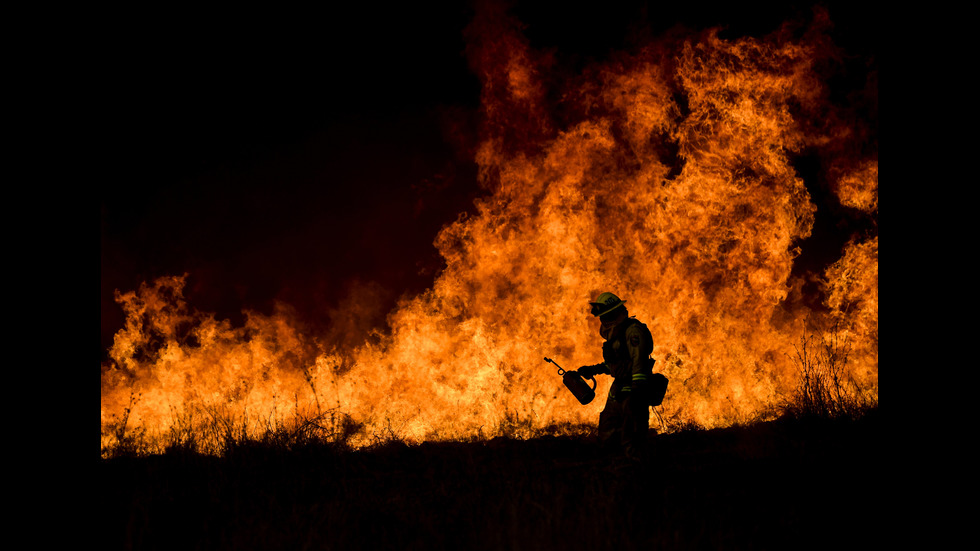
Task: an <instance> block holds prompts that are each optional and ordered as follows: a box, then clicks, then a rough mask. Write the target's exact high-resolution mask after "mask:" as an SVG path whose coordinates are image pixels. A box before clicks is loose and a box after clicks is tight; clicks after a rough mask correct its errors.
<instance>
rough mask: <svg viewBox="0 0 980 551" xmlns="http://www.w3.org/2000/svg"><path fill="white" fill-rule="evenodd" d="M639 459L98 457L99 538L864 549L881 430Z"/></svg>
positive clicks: (800, 428)
mask: <svg viewBox="0 0 980 551" xmlns="http://www.w3.org/2000/svg"><path fill="white" fill-rule="evenodd" d="M653 443H654V453H653V455H652V456H651V457H650V459H649V461H648V463H647V464H645V465H643V466H642V467H641V468H636V467H631V466H626V465H622V464H621V463H620V462H619V461H617V460H614V459H610V458H605V457H602V456H601V455H600V454H599V453H598V451H597V450H596V448H595V446H594V444H593V442H592V441H591V440H590V439H588V438H585V437H582V438H571V437H546V438H537V439H533V440H526V441H521V440H512V439H495V440H491V441H489V442H481V443H428V444H423V445H419V446H406V445H404V444H401V443H397V442H396V443H389V444H386V445H384V446H379V447H376V448H373V449H366V450H360V451H349V450H339V449H331V448H329V447H325V446H312V447H307V448H303V449H298V450H291V451H283V450H277V449H270V448H262V447H258V446H256V447H254V448H243V449H240V450H238V451H236V452H235V453H232V454H230V455H229V456H227V457H223V458H215V457H205V456H200V455H195V454H187V453H170V454H166V455H160V456H152V457H144V458H116V459H108V460H104V459H103V460H100V461H99V467H98V469H99V471H98V472H99V474H98V477H99V480H98V483H99V486H100V487H101V488H104V490H103V492H102V494H101V500H102V502H101V511H102V512H104V513H105V516H104V519H105V523H104V524H103V525H102V526H103V528H104V530H103V531H101V533H103V534H105V536H104V541H100V542H99V543H100V548H102V549H399V550H402V549H404V550H411V549H420V550H421V549H506V550H518V549H866V548H874V547H876V544H879V543H881V542H882V540H881V533H882V530H883V525H882V522H881V520H880V517H881V515H882V513H881V511H882V505H883V501H884V500H883V495H882V490H883V485H882V481H883V478H882V460H883V434H882V430H881V426H880V422H879V419H878V414H877V411H876V410H875V411H874V412H872V413H870V414H868V415H865V416H864V417H862V418H861V419H858V420H827V419H811V420H801V419H781V420H778V421H774V422H770V423H764V424H757V425H752V426H744V427H734V428H728V429H714V430H708V431H705V430H689V431H683V432H678V433H674V434H669V435H664V436H657V437H654V439H653Z"/></svg>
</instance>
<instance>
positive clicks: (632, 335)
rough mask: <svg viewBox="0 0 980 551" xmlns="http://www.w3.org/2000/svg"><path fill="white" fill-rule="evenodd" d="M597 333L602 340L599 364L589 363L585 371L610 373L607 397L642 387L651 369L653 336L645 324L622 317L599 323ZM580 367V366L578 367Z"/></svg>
mask: <svg viewBox="0 0 980 551" xmlns="http://www.w3.org/2000/svg"><path fill="white" fill-rule="evenodd" d="M599 334H600V335H602V338H603V339H605V340H606V342H605V343H603V345H602V359H603V362H602V363H601V364H597V365H594V366H589V371H591V372H593V373H596V374H599V373H607V374H609V375H612V377H613V384H612V386H611V387H610V388H609V399H610V400H617V401H622V400H625V399H626V398H627V397H628V396H629V393H630V392H631V391H632V390H634V389H638V387H639V388H643V387H645V385H646V383H647V381H648V380H649V379H650V377H651V375H652V372H653V359H651V358H650V355H651V354H652V353H653V336H652V335H651V334H650V330H649V329H647V326H646V325H644V324H643V323H641V322H640V321H639V320H637V319H636V318H626V319H625V320H623V321H622V322H621V323H619V324H617V325H614V326H611V327H601V328H600V329H599ZM580 371H581V370H580Z"/></svg>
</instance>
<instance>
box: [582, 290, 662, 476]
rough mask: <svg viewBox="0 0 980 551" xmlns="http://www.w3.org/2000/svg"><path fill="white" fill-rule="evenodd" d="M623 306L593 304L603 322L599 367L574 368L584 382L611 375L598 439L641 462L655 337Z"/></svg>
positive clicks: (612, 300)
mask: <svg viewBox="0 0 980 551" xmlns="http://www.w3.org/2000/svg"><path fill="white" fill-rule="evenodd" d="M625 304H626V301H625V300H620V298H619V297H618V296H616V295H614V294H613V293H608V292H607V293H602V294H600V295H599V296H598V297H597V298H596V299H595V301H594V302H591V303H590V305H591V306H592V309H591V313H592V315H593V316H595V317H597V318H599V321H600V323H601V325H600V327H599V334H600V335H602V338H603V339H604V340H605V342H604V343H603V345H602V359H603V362H602V363H600V364H596V365H588V366H583V367H581V368H579V369H578V372H579V374H580V375H582V377H585V378H586V379H588V378H591V377H593V376H595V375H599V374H608V375H612V377H613V383H612V386H611V387H610V389H609V397H608V398H607V399H606V406H605V407H604V408H603V410H602V413H600V414H599V439H600V442H601V443H602V445H603V447H604V448H606V449H616V448H617V447H620V449H621V450H622V451H623V452H624V453H625V455H626V456H627V457H628V458H630V459H635V460H641V459H642V457H643V454H644V451H645V447H646V437H647V432H648V431H649V428H650V409H649V405H650V385H649V382H650V380H651V376H652V368H653V360H652V359H651V358H650V355H651V354H652V353H653V336H652V335H651V334H650V330H649V329H647V326H646V325H644V324H643V323H640V321H639V320H637V319H636V318H635V317H630V315H629V312H628V311H627V310H626V306H625Z"/></svg>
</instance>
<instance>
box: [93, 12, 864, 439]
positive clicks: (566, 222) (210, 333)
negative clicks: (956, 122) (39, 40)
mask: <svg viewBox="0 0 980 551" xmlns="http://www.w3.org/2000/svg"><path fill="white" fill-rule="evenodd" d="M826 27H827V21H826V18H825V17H822V16H820V15H818V16H817V17H816V18H815V20H814V22H813V23H812V24H811V25H810V26H809V27H808V28H806V29H805V30H803V31H802V32H801V31H798V30H794V29H792V28H790V27H789V26H787V27H785V28H783V29H780V30H778V31H777V32H775V33H773V34H772V35H769V36H766V37H763V38H756V37H743V38H737V39H725V38H722V37H721V36H720V34H719V32H718V31H717V30H709V31H706V32H698V33H692V34H689V35H687V36H684V37H676V36H672V37H670V38H662V39H658V40H656V41H651V42H649V43H647V44H646V45H644V46H642V47H638V48H636V50H635V51H633V52H630V53H622V52H621V53H618V54H615V55H614V56H612V57H611V58H610V59H609V60H606V61H604V62H602V63H601V64H598V63H597V64H595V65H593V66H589V67H587V68H585V69H584V70H582V71H581V73H580V74H577V75H575V76H574V77H573V78H567V79H563V80H561V82H560V84H556V81H558V80H560V79H557V78H555V75H553V74H551V73H550V71H553V70H555V68H554V67H555V63H554V59H553V55H552V54H545V53H541V52H536V51H534V50H533V49H532V48H531V47H530V46H529V44H528V41H527V40H526V39H525V38H524V37H523V36H522V35H521V33H520V31H519V25H518V24H517V23H516V21H514V20H512V19H510V18H509V16H507V15H506V14H503V13H501V12H487V13H481V14H478V15H477V18H476V19H475V20H474V22H473V23H472V25H471V26H470V28H469V29H468V31H467V32H468V35H467V36H468V39H469V43H470V49H469V50H468V53H469V56H470V61H471V64H472V66H473V68H474V70H475V71H476V72H477V73H478V74H479V75H480V77H481V79H482V84H483V92H482V115H483V127H482V128H483V135H482V139H481V143H480V145H479V148H478V150H477V151H476V161H477V163H478V165H479V169H480V172H479V175H480V181H481V184H482V185H483V186H484V188H485V190H486V193H485V194H484V196H483V197H482V198H481V199H480V200H479V201H478V202H477V204H476V205H475V207H476V209H475V212H474V213H473V214H471V215H469V216H462V217H460V218H459V219H458V220H457V221H455V222H454V223H452V224H449V225H447V226H446V227H444V228H443V229H442V231H441V232H440V233H439V234H438V236H437V237H436V239H435V245H436V247H437V248H438V250H439V252H440V253H441V255H442V257H443V258H444V260H445V269H444V270H443V271H442V272H441V274H440V275H439V276H438V277H437V278H436V279H435V281H434V284H433V285H432V287H431V288H430V289H428V290H426V291H425V292H423V293H421V294H419V295H417V296H414V297H412V298H406V299H403V300H402V301H401V302H400V303H399V304H398V305H397V307H396V308H395V309H394V311H392V312H391V313H390V314H389V316H388V330H386V331H384V332H378V333H376V334H374V335H373V337H372V338H371V339H368V340H367V341H366V342H364V343H362V344H359V345H357V346H343V345H329V344H326V341H325V340H323V339H322V338H321V337H320V336H319V335H317V334H315V333H314V332H312V331H311V330H310V329H309V328H306V327H304V326H303V325H302V323H300V322H299V321H298V320H297V317H296V316H294V315H292V313H291V311H290V309H289V307H288V306H287V305H279V308H278V310H277V311H276V312H275V313H273V314H271V315H262V314H258V313H254V312H249V313H247V316H246V321H245V323H244V325H243V326H241V327H234V326H232V325H231V323H230V322H229V321H227V320H219V319H216V318H215V317H214V316H213V315H211V314H208V313H204V312H198V311H196V310H194V309H193V308H192V307H191V306H190V305H188V304H187V303H186V302H185V300H184V297H183V287H184V284H185V280H186V276H170V277H163V278H160V279H157V280H156V281H153V282H150V283H146V284H144V285H143V286H141V287H140V288H139V289H138V290H135V291H130V292H124V293H117V301H118V303H119V304H120V305H121V306H122V308H123V310H124V312H125V315H126V322H125V326H124V327H123V328H122V329H121V330H120V331H119V332H118V333H117V334H116V336H115V342H114V344H113V346H112V348H111V350H110V351H109V357H110V360H109V361H108V362H107V363H106V364H104V365H103V366H102V400H101V408H102V427H103V445H104V446H105V445H106V443H107V441H108V440H107V439H109V438H110V437H111V435H112V430H110V429H111V428H112V427H118V424H119V423H120V419H125V421H124V423H125V424H126V425H127V426H128V427H129V428H133V427H142V428H143V429H144V430H147V431H149V432H151V433H153V434H158V435H165V434H167V433H168V432H170V433H173V432H174V431H175V430H178V428H179V427H178V424H179V423H178V420H179V419H181V418H182V417H181V416H182V415H185V414H188V412H194V411H196V412H198V415H208V412H211V414H214V412H218V411H221V412H233V413H235V414H236V415H238V416H240V418H241V419H247V420H251V421H252V424H253V425H254V426H252V425H249V426H250V427H252V428H251V429H250V430H256V431H258V430H261V429H262V428H263V427H264V426H266V425H267V424H268V423H270V422H275V421H277V420H285V419H287V418H288V417H289V416H290V415H292V414H293V413H294V412H296V411H302V412H323V411H335V412H339V413H342V414H343V415H345V416H349V418H351V419H353V420H356V421H357V422H358V423H362V424H363V427H364V428H363V431H362V433H361V436H360V437H359V438H360V441H362V442H367V441H369V440H370V436H371V435H377V434H379V433H381V432H383V431H387V432H388V433H390V434H391V435H393V436H397V437H399V438H403V439H406V440H410V441H412V440H414V441H419V440H425V439H440V438H469V437H473V436H483V437H488V436H493V435H494V431H496V430H499V427H501V426H502V425H503V424H505V423H507V422H508V420H513V419H514V418H520V419H523V420H525V421H526V422H527V423H528V424H529V425H530V426H534V427H546V426H549V425H556V424H565V423H593V422H595V420H596V419H597V415H598V412H599V410H600V409H601V408H602V405H603V403H604V399H601V397H602V396H604V395H603V392H604V391H605V390H606V388H608V384H609V380H608V378H606V379H605V380H600V387H599V389H597V394H598V395H599V396H600V399H597V400H595V401H594V402H593V403H592V404H590V405H588V406H584V407H583V406H581V405H579V404H578V403H577V401H576V400H575V398H574V397H573V396H572V395H571V394H570V393H568V392H567V391H565V389H564V388H563V387H562V385H561V378H560V377H558V376H557V374H556V372H555V369H554V368H553V366H551V365H550V364H547V363H544V362H543V358H544V357H545V356H548V357H552V358H555V359H556V360H558V361H559V362H560V363H561V364H562V365H563V366H564V367H565V368H566V369H574V368H575V367H576V366H579V365H584V364H593V363H596V362H597V361H598V358H599V356H600V353H599V351H600V347H601V338H600V337H599V335H598V331H597V326H596V322H595V321H594V320H592V319H591V317H589V316H588V302H589V300H591V299H592V298H594V297H595V296H596V295H597V294H598V293H600V292H602V291H607V290H609V291H613V292H615V293H617V294H618V295H620V296H622V297H623V298H625V299H626V300H627V306H628V307H629V308H630V313H631V314H632V315H635V316H637V317H638V318H639V319H640V320H642V321H643V322H645V323H646V324H647V325H648V326H649V328H650V330H651V332H652V334H653V337H654V342H655V348H654V357H655V358H656V359H657V364H656V367H655V370H656V371H658V372H661V373H663V374H665V375H666V376H667V377H668V378H669V379H670V381H671V386H670V391H669V393H668V395H667V398H666V400H665V402H664V404H663V406H662V411H663V416H664V417H665V418H668V419H676V420H680V421H693V422H697V423H699V424H701V425H704V426H707V427H714V426H724V425H727V424H730V423H732V422H734V421H737V420H739V419H743V418H747V417H749V416H752V415H756V414H758V413H760V412H763V411H765V410H766V409H767V408H771V407H772V405H773V404H775V403H778V402H779V401H780V400H781V399H783V398H785V397H786V396H788V395H790V394H791V393H792V391H793V389H794V387H795V385H796V384H797V381H798V378H799V371H798V368H797V366H796V365H794V361H793V358H792V352H793V349H794V345H795V343H796V342H797V341H798V340H799V338H800V334H801V327H802V326H803V324H804V322H805V321H807V322H808V323H809V324H810V327H813V328H816V329H815V330H817V331H824V330H827V328H829V327H830V326H831V325H832V324H835V323H836V324H837V327H838V328H839V330H841V331H842V332H843V333H844V334H845V335H846V337H847V339H848V340H849V342H850V343H851V344H852V346H853V349H852V352H851V355H850V357H849V360H848V370H849V372H848V374H847V375H848V377H849V378H850V380H852V381H853V382H854V383H855V387H856V388H860V389H863V390H864V391H865V392H869V393H872V394H873V395H874V396H875V397H876V396H877V381H878V352H877V332H878V239H877V235H876V230H875V235H873V236H856V237H855V238H854V239H852V241H851V242H850V243H848V244H847V245H846V247H845V249H844V250H843V251H842V254H841V255H840V258H839V259H838V260H837V261H836V262H834V263H832V264H831V265H830V266H829V267H827V268H826V270H825V271H824V273H822V274H819V275H820V278H819V283H820V291H821V293H822V296H823V297H824V300H823V301H822V302H820V303H819V304H814V303H813V302H812V301H808V300H805V298H804V297H803V296H802V295H803V293H802V289H803V287H804V286H805V285H806V284H807V283H808V279H807V278H808V275H807V274H805V273H797V272H794V262H795V261H796V260H797V259H798V258H799V257H800V255H801V254H803V253H804V251H803V248H802V247H803V246H804V244H805V241H806V238H807V237H808V236H810V234H811V231H812V229H813V226H814V223H815V215H816V212H817V207H816V206H815V204H814V202H813V201H812V198H811V194H810V192H809V191H808V188H807V186H806V185H805V183H804V180H803V178H802V177H801V176H800V174H799V173H798V170H797V168H795V167H794V155H798V154H801V153H802V152H805V151H811V152H812V151H818V152H819V154H820V155H823V156H825V157H826V158H827V160H828V161H827V164H828V165H831V164H832V166H834V169H833V170H832V171H830V170H828V171H827V174H828V175H827V176H826V177H827V178H828V179H831V180H832V181H831V186H830V187H831V189H832V190H833V191H834V192H835V193H836V194H837V198H838V201H839V202H840V204H841V205H842V206H844V207H846V208H849V209H854V210H855V211H857V212H861V213H864V215H866V216H867V217H870V218H873V219H874V220H876V219H877V218H876V217H877V208H878V200H877V194H878V185H877V183H878V168H877V149H876V143H875V144H874V147H873V148H869V147H868V146H867V143H866V142H867V140H868V139H869V138H868V137H867V135H866V134H862V132H861V131H860V128H862V127H863V122H862V121H861V120H855V119H854V118H853V114H851V118H848V116H849V114H848V112H846V110H845V109H842V108H840V107H839V106H835V104H834V103H833V102H832V101H831V100H830V99H829V92H828V85H827V83H826V82H825V80H824V77H823V76H822V71H823V68H824V67H825V66H826V65H827V64H830V63H832V62H833V59H834V58H833V56H834V55H835V49H834V47H833V45H832V44H830V43H829V40H828V39H827V37H826V33H825V32H824V31H825V29H826ZM874 93H875V94H876V93H877V92H876V89H875V92H874ZM875 97H876V96H875ZM855 144H858V145H859V146H860V147H856V146H855ZM351 308H354V306H351ZM350 314H351V315H353V316H356V315H357V314H356V311H355V312H351V313H350Z"/></svg>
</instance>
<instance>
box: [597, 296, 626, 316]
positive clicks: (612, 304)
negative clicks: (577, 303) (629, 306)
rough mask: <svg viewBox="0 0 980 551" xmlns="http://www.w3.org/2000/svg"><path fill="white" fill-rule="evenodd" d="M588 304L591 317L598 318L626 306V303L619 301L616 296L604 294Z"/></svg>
mask: <svg viewBox="0 0 980 551" xmlns="http://www.w3.org/2000/svg"><path fill="white" fill-rule="evenodd" d="M589 304H591V305H592V315H593V316H596V317H599V316H602V315H605V314H608V313H609V312H612V311H613V310H615V309H616V308H619V307H620V306H622V305H624V304H626V301H625V300H620V299H619V297H617V296H616V295H614V294H612V293H608V292H606V293H602V294H601V295H599V296H598V297H596V299H595V301H593V302H590V303H589Z"/></svg>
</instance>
